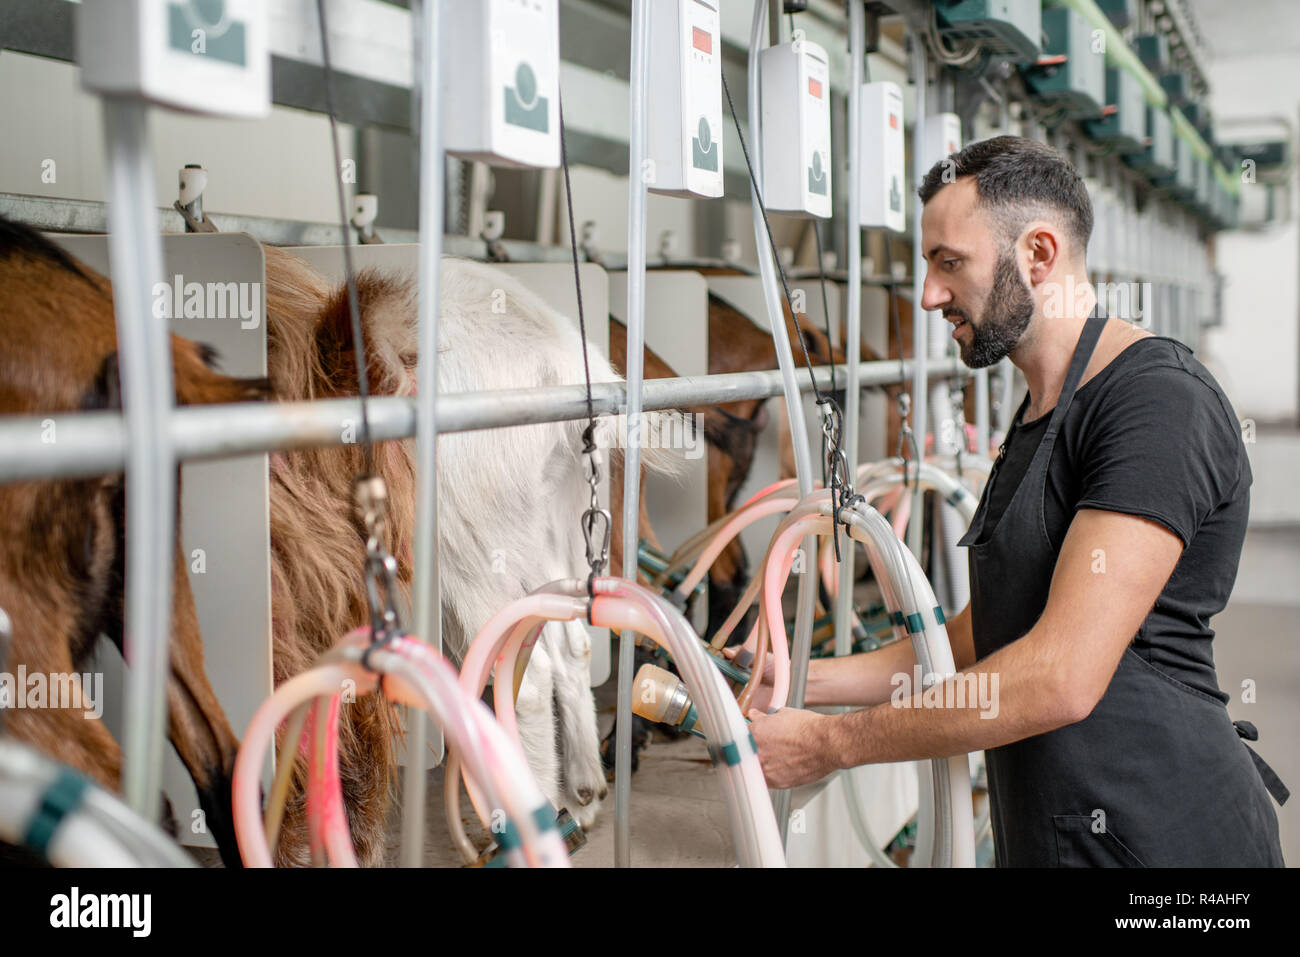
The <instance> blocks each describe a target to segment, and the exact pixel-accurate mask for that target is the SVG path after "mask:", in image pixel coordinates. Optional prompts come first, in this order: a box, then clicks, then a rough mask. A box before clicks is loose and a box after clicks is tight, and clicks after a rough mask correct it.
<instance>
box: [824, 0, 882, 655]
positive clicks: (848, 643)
mask: <svg viewBox="0 0 1300 957" xmlns="http://www.w3.org/2000/svg"><path fill="white" fill-rule="evenodd" d="M848 6H849V121H848V123H847V124H845V125H846V126H847V127H848V131H849V134H848V141H849V142H848V147H849V166H848V180H849V188H848V197H849V204H848V217H847V218H848V231H847V236H846V239H847V252H846V255H847V257H848V274H849V276H848V294H847V295H846V297H845V299H846V306H845V308H846V309H847V314H846V323H845V333H844V355H845V359H846V361H847V362H848V364H849V375H848V379H849V381H848V386H847V389H848V391H847V392H845V394H844V406H845V409H844V455H845V457H846V458H847V459H848V464H849V475H851V476H852V475H856V474H857V471H858V418H859V404H860V400H861V390H862V385H861V382H862V377H861V375H860V370H859V359H860V358H861V352H862V349H861V344H862V225H861V223H862V183H861V180H860V178H859V175H858V174H859V170H860V169H861V164H862V77H863V63H862V61H863V58H864V57H865V56H866V35H865V33H864V30H865V17H864V10H863V6H862V0H849V5H848ZM885 241H886V242H888V241H889V238H888V237H886V238H885ZM842 544H843V546H844V547H843V550H842V551H841V552H840V555H841V562H840V590H839V595H838V596H837V597H836V602H835V654H837V655H847V654H848V653H849V651H850V650H851V649H852V647H853V638H852V628H851V624H852V613H853V563H854V559H855V558H856V546H855V545H854V543H853V540H852V539H850V538H849V537H848V536H847V535H846V536H844V542H843V543H842Z"/></svg>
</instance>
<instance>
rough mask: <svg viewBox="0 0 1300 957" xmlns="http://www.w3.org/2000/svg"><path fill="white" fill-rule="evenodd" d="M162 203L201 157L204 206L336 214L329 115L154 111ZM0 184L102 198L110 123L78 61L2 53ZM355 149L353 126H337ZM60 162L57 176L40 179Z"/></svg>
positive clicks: (307, 216)
mask: <svg viewBox="0 0 1300 957" xmlns="http://www.w3.org/2000/svg"><path fill="white" fill-rule="evenodd" d="M151 130H152V134H153V155H154V169H155V181H156V184H157V190H158V205H159V206H170V205H171V204H172V201H173V200H175V199H176V173H177V170H179V169H180V168H181V167H182V166H184V165H185V164H186V163H202V164H203V166H205V167H206V168H207V170H208V174H209V185H208V190H207V193H206V194H205V198H204V208H205V209H208V210H211V211H213V212H218V213H219V212H237V213H245V214H252V215H258V216H270V217H277V218H284V219H300V220H307V221H311V222H337V220H338V208H337V207H338V201H337V198H336V192H335V186H334V180H333V178H332V177H333V173H332V171H333V167H334V160H333V157H332V155H331V152H330V145H329V120H328V119H327V118H326V117H324V116H321V115H318V114H314V113H307V112H303V111H301V110H292V109H287V108H283V107H276V108H274V110H273V111H272V114H271V116H270V117H269V118H267V119H265V120H219V119H211V118H206V117H194V116H185V115H181V114H178V113H169V112H166V111H163V110H155V111H153V113H152V114H151ZM0 131H3V147H0V192H6V193H27V194H30V195H34V196H56V197H60V198H64V199H84V200H95V201H102V200H103V199H104V198H105V196H104V155H103V154H104V149H103V131H102V127H101V124H100V110H99V103H98V101H97V99H96V98H95V97H92V96H90V95H88V94H86V93H83V92H82V90H81V86H80V71H79V70H78V69H77V68H76V67H75V66H74V65H72V64H70V63H63V62H60V61H57V60H47V59H44V58H42V57H34V56H27V55H25V54H21V53H14V52H12V51H5V52H4V53H3V54H0ZM339 140H340V143H341V144H342V147H343V157H344V159H345V160H346V159H348V158H350V157H351V142H352V133H351V128H350V127H348V126H347V125H346V124H344V125H341V126H340V128H339ZM46 160H53V161H54V174H55V181H54V182H53V183H46V182H43V181H42V171H43V168H44V167H43V164H44V163H45V161H46Z"/></svg>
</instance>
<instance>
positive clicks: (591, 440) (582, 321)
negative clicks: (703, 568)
mask: <svg viewBox="0 0 1300 957" xmlns="http://www.w3.org/2000/svg"><path fill="white" fill-rule="evenodd" d="M559 110H560V165H561V166H562V167H564V205H565V207H566V208H567V210H568V214H569V246H570V247H571V249H572V252H573V287H574V289H575V290H576V291H577V296H578V334H579V337H580V338H581V339H582V374H583V376H584V378H585V380H586V386H587V427H586V428H585V429H583V430H582V451H583V454H584V455H586V456H587V458H588V460H589V462H590V465H591V475H590V477H589V480H590V482H591V496H592V497H591V507H590V508H588V509H587V511H586V512H584V513H583V516H582V521H581V525H582V531H583V536H584V538H585V539H586V540H587V558H588V560H589V561H591V563H592V564H591V570H590V573H589V574H588V575H587V624H589V625H592V626H594V625H595V622H594V621H593V620H592V618H591V614H592V611H593V610H594V609H595V605H596V576H597V575H598V574H599V573H600V572H602V571H603V570H604V567H605V562H606V561H607V560H608V553H607V549H606V554H605V555H604V556H602V557H600V558H599V559H597V558H594V557H593V552H592V547H591V536H592V534H593V533H594V532H595V530H596V520H597V517H598V515H597V507H596V481H597V479H596V474H597V473H596V413H595V406H594V404H593V402H592V398H591V363H590V362H589V361H588V359H587V319H586V315H585V313H584V312H583V308H582V275H581V269H580V268H579V266H578V230H577V227H576V226H575V225H574V221H573V186H572V182H571V180H570V178H569V149H568V145H567V141H566V137H565V128H564V98H563V97H560V100H559ZM624 362H626V356H624ZM602 514H603V515H604V518H605V540H606V545H608V541H609V532H610V528H611V525H612V522H613V517H612V516H610V515H609V513H608V512H604V513H602ZM623 574H624V575H625V576H626V575H627V569H624V570H623ZM632 580H633V581H635V580H636V572H635V571H633V573H632Z"/></svg>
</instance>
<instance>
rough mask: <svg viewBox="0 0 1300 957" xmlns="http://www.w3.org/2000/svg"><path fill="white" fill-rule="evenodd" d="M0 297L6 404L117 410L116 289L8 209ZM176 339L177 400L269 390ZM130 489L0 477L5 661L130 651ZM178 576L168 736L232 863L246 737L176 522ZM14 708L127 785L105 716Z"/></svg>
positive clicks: (37, 734) (15, 722) (0, 392)
mask: <svg viewBox="0 0 1300 957" xmlns="http://www.w3.org/2000/svg"><path fill="white" fill-rule="evenodd" d="M0 303H3V304H4V305H3V308H0V327H2V329H0V337H3V339H4V342H5V347H4V349H3V350H0V414H4V415H16V416H35V415H48V416H56V415H59V414H61V413H73V412H78V411H87V410H95V409H109V408H117V407H120V399H119V395H120V393H119V387H118V375H117V361H116V349H117V339H116V329H115V326H114V321H113V301H112V289H111V287H110V286H109V283H108V282H107V281H106V280H105V279H103V278H102V277H101V276H98V275H97V274H95V273H93V272H92V271H90V270H88V269H86V268H85V267H83V266H81V265H80V264H79V263H77V262H76V261H75V260H73V259H72V258H71V257H69V256H68V255H67V254H66V253H64V252H63V251H62V250H61V249H59V248H58V247H57V246H55V245H54V244H52V243H50V242H49V241H48V240H46V239H45V238H44V237H42V236H41V235H40V234H38V233H36V232H34V231H32V230H29V229H27V228H25V227H22V226H19V225H16V224H14V223H10V222H8V221H6V220H3V219H0ZM171 345H172V355H173V361H174V365H175V384H176V402H177V404H179V405H201V404H209V403H219V402H236V401H243V400H247V399H256V398H261V397H263V396H264V395H265V393H266V383H265V381H264V380H249V379H232V378H230V377H227V376H224V375H221V374H220V373H218V372H216V371H214V370H213V369H212V368H211V367H210V362H211V360H212V358H213V356H212V354H211V353H210V352H209V351H208V350H206V349H205V348H203V347H202V346H199V345H196V344H195V343H192V342H189V341H187V340H185V339H181V338H179V337H176V336H173V337H172V342H171ZM55 425H56V427H57V420H56V422H55ZM177 480H178V483H179V472H178V479H177ZM124 491H125V483H124V481H123V477H122V475H120V474H118V475H109V476H104V477H102V478H93V479H67V480H58V481H29V482H17V483H11V484H6V485H0V607H2V608H4V610H5V611H6V612H8V614H9V618H10V620H11V623H12V626H13V638H12V646H11V648H10V649H9V653H8V656H7V659H8V660H7V662H6V665H5V667H7V668H9V669H15V670H16V669H17V667H18V666H20V665H22V666H26V669H27V671H28V673H29V674H33V673H40V674H47V675H48V674H55V673H58V674H72V675H74V676H75V675H76V674H77V673H78V672H79V669H80V666H81V664H82V662H83V661H84V660H85V659H86V658H87V657H88V655H89V654H90V652H91V650H92V648H93V646H94V643H95V641H96V639H97V638H98V636H99V635H100V634H101V633H102V634H107V635H108V636H109V637H110V638H111V639H112V640H113V641H114V643H115V644H117V646H118V648H119V649H121V647H122V638H123V635H122V612H123V607H122V605H123V591H122V585H123V569H124V560H125V548H124V541H123V535H124V531H125V528H124V517H125V496H124ZM178 500H179V494H178ZM172 575H173V579H172V587H173V594H174V603H173V611H172V634H171V663H170V673H169V675H168V681H167V704H168V713H169V721H168V734H169V737H170V739H171V742H172V745H173V746H174V747H175V748H176V752H177V754H178V755H179V756H180V759H181V761H182V762H183V763H184V764H185V767H186V768H187V769H188V771H189V773H190V776H191V777H192V778H193V780H194V783H195V787H196V789H197V791H198V795H199V800H200V803H201V806H202V808H203V810H204V813H205V816H206V820H207V826H208V828H209V829H210V831H211V833H212V834H213V836H214V837H215V838H216V840H217V843H218V845H219V846H220V849H221V853H222V857H223V860H225V862H226V863H227V864H231V865H233V864H237V863H238V860H239V858H238V854H237V852H236V850H235V843H234V829H233V825H232V822H231V812H230V775H231V773H232V771H233V769H234V761H235V751H236V748H237V747H238V741H237V740H236V738H235V735H234V734H233V732H232V731H231V729H230V725H229V723H228V722H227V721H226V718H225V715H224V713H223V712H222V710H221V707H220V705H219V704H218V703H217V699H216V696H215V695H214V694H213V692H212V688H211V687H210V686H209V684H208V680H207V677H206V674H205V672H204V667H203V645H202V641H201V639H200V635H199V624H198V618H197V616H196V614H195V609H194V598H193V595H192V593H191V592H190V587H189V579H188V577H187V574H186V569H185V562H184V553H183V552H182V551H181V549H180V529H179V527H178V528H177V539H176V548H175V560H174V563H173V571H172ZM72 680H74V681H75V680H76V679H75V677H74V678H73V679H72ZM51 704H54V702H51ZM8 718H9V720H8V724H7V730H8V731H9V732H11V733H12V734H13V735H14V736H15V737H17V738H19V739H21V740H23V741H26V742H27V743H29V744H31V745H33V746H34V747H36V748H38V749H40V750H41V751H43V752H45V753H46V754H49V755H52V756H53V757H56V758H58V759H59V760H61V761H63V762H65V763H66V764H69V765H71V766H72V767H74V768H77V769H78V770H81V771H83V772H84V773H86V774H87V775H88V776H90V777H91V778H92V779H94V780H95V781H96V782H97V783H99V784H100V785H102V786H103V787H105V788H108V789H110V790H114V791H116V790H118V788H119V785H120V777H121V771H122V754H121V749H120V748H119V747H118V744H117V742H116V741H115V740H114V739H113V737H112V735H110V734H109V733H108V731H107V730H106V729H105V728H104V726H103V724H102V723H101V722H100V721H98V720H87V719H86V718H85V717H84V716H83V714H82V712H81V711H80V710H79V709H78V710H70V709H62V708H57V707H48V708H43V709H40V710H13V711H11V712H10V713H9V715H8Z"/></svg>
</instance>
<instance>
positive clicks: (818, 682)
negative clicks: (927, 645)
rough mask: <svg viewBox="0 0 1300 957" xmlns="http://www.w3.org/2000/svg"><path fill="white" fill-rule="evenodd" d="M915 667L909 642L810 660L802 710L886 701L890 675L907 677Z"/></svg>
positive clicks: (891, 683)
mask: <svg viewBox="0 0 1300 957" xmlns="http://www.w3.org/2000/svg"><path fill="white" fill-rule="evenodd" d="M915 664H916V656H915V654H913V652H912V643H911V642H910V641H896V642H893V643H892V644H888V645H885V646H884V647H883V648H877V649H876V650H875V651H867V652H863V653H861V654H856V655H845V656H844V657H842V658H814V659H813V660H812V661H811V662H809V664H808V686H807V691H806V692H805V695H804V706H805V707H809V708H813V707H819V706H826V705H849V706H854V707H861V706H863V705H872V704H879V703H880V702H882V701H888V700H889V696H890V694H891V693H892V691H893V689H894V687H895V682H894V675H896V674H899V673H902V674H907V675H910V674H911V673H912V668H913V666H914V665H915Z"/></svg>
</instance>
